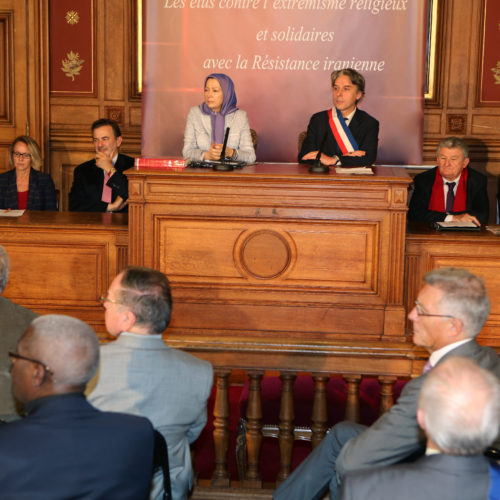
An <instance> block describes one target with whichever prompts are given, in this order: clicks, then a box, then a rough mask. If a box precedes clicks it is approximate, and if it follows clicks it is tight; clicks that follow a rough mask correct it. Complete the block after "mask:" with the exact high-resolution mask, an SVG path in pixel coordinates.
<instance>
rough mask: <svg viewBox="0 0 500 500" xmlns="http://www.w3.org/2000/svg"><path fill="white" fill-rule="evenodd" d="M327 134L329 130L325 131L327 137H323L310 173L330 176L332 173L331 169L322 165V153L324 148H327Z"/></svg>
mask: <svg viewBox="0 0 500 500" xmlns="http://www.w3.org/2000/svg"><path fill="white" fill-rule="evenodd" d="M327 134H328V130H326V131H325V135H324V136H323V140H322V141H321V145H320V147H319V149H318V154H317V155H316V158H315V159H314V163H313V164H312V165H311V166H310V167H309V172H311V173H312V174H328V173H329V172H330V167H329V166H328V165H323V164H322V163H321V153H322V152H323V147H324V146H325V142H326V136H327Z"/></svg>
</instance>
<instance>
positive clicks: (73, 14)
mask: <svg viewBox="0 0 500 500" xmlns="http://www.w3.org/2000/svg"><path fill="white" fill-rule="evenodd" d="M79 20H80V16H79V15H78V12H77V11H76V10H68V12H66V22H67V23H68V24H78V21H79Z"/></svg>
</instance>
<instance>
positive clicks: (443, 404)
mask: <svg viewBox="0 0 500 500" xmlns="http://www.w3.org/2000/svg"><path fill="white" fill-rule="evenodd" d="M417 420H418V423H419V424H420V427H421V428H422V429H423V430H424V432H425V435H426V437H427V448H426V454H425V456H424V457H422V458H420V459H419V460H417V461H416V462H414V463H406V464H398V465H394V466H391V467H382V468H374V469H370V470H364V471H358V472H354V473H352V474H347V475H346V477H345V478H344V481H343V482H342V488H341V493H340V499H341V500H357V499H361V498H370V500H391V499H395V500H396V499H397V500H399V499H401V498H404V499H405V500H456V499H457V498H466V499H467V500H486V499H487V497H488V491H489V489H490V470H489V462H488V459H487V458H486V457H485V456H484V455H483V451H484V449H485V448H486V447H487V446H489V445H491V443H492V442H493V441H494V440H495V439H496V437H497V436H498V432H499V430H500V383H499V381H498V379H497V378H496V377H495V376H494V375H493V374H492V373H491V372H489V371H487V370H484V369H482V368H480V367H479V366H477V365H476V364H475V363H474V362H473V361H471V360H469V359H466V358H461V357H455V356H452V357H450V358H448V359H446V360H445V361H443V362H442V363H440V364H439V365H438V366H437V367H436V368H435V369H434V370H432V371H431V372H430V373H429V375H428V376H427V377H426V379H425V381H424V383H423V385H422V390H421V391H420V397H419V400H418V410H417Z"/></svg>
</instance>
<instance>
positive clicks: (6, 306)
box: [0, 246, 38, 420]
mask: <svg viewBox="0 0 500 500" xmlns="http://www.w3.org/2000/svg"><path fill="white" fill-rule="evenodd" d="M9 270H10V259H9V256H8V255H7V251H6V250H5V248H4V247H2V246H0V318H2V320H1V321H0V418H1V419H2V420H12V419H15V418H18V416H19V415H18V412H17V408H16V404H15V401H14V398H13V397H12V389H11V376H10V361H9V357H8V355H7V352H8V351H9V350H13V349H15V347H16V345H17V342H18V341H19V339H20V338H21V336H22V334H23V333H24V332H25V331H26V329H27V328H28V326H29V325H30V323H31V322H32V321H33V320H34V319H35V318H36V317H37V316H38V314H36V313H34V312H32V311H30V310H29V309H26V308H24V307H22V306H18V305H17V304H14V302H12V301H10V300H9V299H6V298H5V297H2V296H1V294H2V293H3V292H4V290H5V287H6V286H7V282H8V280H9Z"/></svg>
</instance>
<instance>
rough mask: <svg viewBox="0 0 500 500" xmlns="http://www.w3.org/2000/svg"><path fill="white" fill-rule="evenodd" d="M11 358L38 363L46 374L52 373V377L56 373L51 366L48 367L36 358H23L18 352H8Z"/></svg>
mask: <svg viewBox="0 0 500 500" xmlns="http://www.w3.org/2000/svg"><path fill="white" fill-rule="evenodd" d="M8 355H9V358H12V359H22V360H24V361H29V362H30V363H36V364H37V365H40V366H41V367H42V368H43V371H44V372H45V373H50V375H54V372H53V371H52V369H51V368H50V366H48V365H46V364H45V363H43V362H42V361H40V360H38V359H34V358H28V357H27V356H23V355H22V354H19V353H17V352H13V351H9V352H8Z"/></svg>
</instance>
